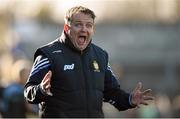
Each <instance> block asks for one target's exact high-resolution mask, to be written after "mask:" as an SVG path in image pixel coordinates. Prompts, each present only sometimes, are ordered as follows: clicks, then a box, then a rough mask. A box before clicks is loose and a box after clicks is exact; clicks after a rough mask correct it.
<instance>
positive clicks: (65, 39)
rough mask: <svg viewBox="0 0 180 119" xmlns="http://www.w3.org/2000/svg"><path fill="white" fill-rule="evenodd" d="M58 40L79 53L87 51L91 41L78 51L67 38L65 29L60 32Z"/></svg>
mask: <svg viewBox="0 0 180 119" xmlns="http://www.w3.org/2000/svg"><path fill="white" fill-rule="evenodd" d="M59 41H60V42H61V43H63V44H65V46H67V47H68V48H70V49H72V50H73V51H75V52H78V53H80V54H83V53H85V52H87V51H88V49H89V48H90V46H91V42H90V43H89V44H88V46H87V47H86V49H84V50H83V51H80V50H79V49H77V48H76V47H75V46H74V45H73V44H72V42H71V40H70V39H69V37H68V35H67V34H66V33H65V31H63V32H62V34H61V36H60V38H59Z"/></svg>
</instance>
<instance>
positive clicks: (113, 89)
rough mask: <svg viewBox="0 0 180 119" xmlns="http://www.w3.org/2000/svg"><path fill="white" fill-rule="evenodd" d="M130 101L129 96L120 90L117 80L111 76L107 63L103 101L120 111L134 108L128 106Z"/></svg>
mask: <svg viewBox="0 0 180 119" xmlns="http://www.w3.org/2000/svg"><path fill="white" fill-rule="evenodd" d="M130 100H131V95H130V94H129V93H126V92H125V91H124V90H122V89H120V85H119V83H118V80H117V79H116V77H115V75H114V74H113V72H112V70H111V67H110V65H109V63H107V68H106V72H105V80H104V101H105V102H109V103H110V104H112V105H113V106H114V107H116V108H117V109H118V110H119V111H122V110H127V109H129V108H133V107H134V106H132V105H131V104H130Z"/></svg>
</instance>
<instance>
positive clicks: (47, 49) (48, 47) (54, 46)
mask: <svg viewBox="0 0 180 119" xmlns="http://www.w3.org/2000/svg"><path fill="white" fill-rule="evenodd" d="M60 47H62V43H60V42H59V38H58V39H56V40H54V41H52V42H50V43H48V44H45V45H43V46H41V47H39V48H37V49H36V51H35V54H34V58H36V57H37V56H39V55H45V56H46V57H48V56H49V55H50V54H52V53H53V52H54V51H57V50H58V49H59V48H60Z"/></svg>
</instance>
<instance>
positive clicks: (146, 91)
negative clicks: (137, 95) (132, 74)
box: [143, 89, 152, 95]
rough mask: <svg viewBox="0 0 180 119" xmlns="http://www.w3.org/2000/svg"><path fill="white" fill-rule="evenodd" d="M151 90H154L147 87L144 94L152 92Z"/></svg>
mask: <svg viewBox="0 0 180 119" xmlns="http://www.w3.org/2000/svg"><path fill="white" fill-rule="evenodd" d="M150 92H152V90H151V89H147V90H145V91H144V92H143V95H146V94H148V93H150Z"/></svg>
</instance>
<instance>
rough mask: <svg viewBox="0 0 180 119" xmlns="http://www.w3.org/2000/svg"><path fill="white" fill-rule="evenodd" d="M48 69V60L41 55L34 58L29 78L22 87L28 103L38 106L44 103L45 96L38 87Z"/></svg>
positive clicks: (49, 67)
mask: <svg viewBox="0 0 180 119" xmlns="http://www.w3.org/2000/svg"><path fill="white" fill-rule="evenodd" d="M50 69H51V65H50V62H49V60H48V58H46V57H45V56H43V55H39V56H37V57H36V59H35V61H34V64H33V66H32V69H31V73H30V75H29V78H28V80H27V82H26V84H25V86H24V97H25V99H26V100H27V101H28V102H29V103H33V104H38V103H40V102H43V101H44V99H45V97H46V96H47V95H46V94H45V93H44V92H43V90H42V88H41V87H40V83H41V81H42V80H43V78H44V76H45V74H46V73H47V72H48V71H49V70H50Z"/></svg>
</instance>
